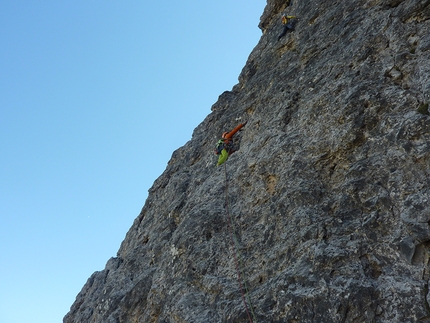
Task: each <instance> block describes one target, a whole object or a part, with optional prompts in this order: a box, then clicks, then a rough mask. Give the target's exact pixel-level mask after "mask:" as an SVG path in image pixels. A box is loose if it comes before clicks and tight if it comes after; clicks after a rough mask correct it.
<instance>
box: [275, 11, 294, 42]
mask: <svg viewBox="0 0 430 323" xmlns="http://www.w3.org/2000/svg"><path fill="white" fill-rule="evenodd" d="M296 22H297V17H296V16H282V24H283V25H285V26H284V30H283V31H282V33H281V34H280V35H279V37H278V40H280V39H281V38H282V37H284V36H285V35H286V34H287V32H288V31H290V30H291V31H293V30H294V26H295V25H296Z"/></svg>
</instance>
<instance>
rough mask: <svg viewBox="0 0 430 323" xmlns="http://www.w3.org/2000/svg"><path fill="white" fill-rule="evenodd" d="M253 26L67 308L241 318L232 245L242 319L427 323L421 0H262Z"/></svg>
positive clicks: (113, 317)
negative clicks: (112, 251) (245, 55)
mask: <svg viewBox="0 0 430 323" xmlns="http://www.w3.org/2000/svg"><path fill="white" fill-rule="evenodd" d="M282 14H292V15H296V16H297V17H298V18H299V20H298V23H297V25H296V29H295V31H294V32H292V33H288V34H287V35H286V36H285V37H283V38H281V39H280V40H279V41H278V40H277V38H278V35H279V34H280V33H281V31H282V28H283V27H282V25H281V23H280V18H281V16H282ZM256 23H257V22H256ZM259 26H260V28H261V29H262V31H263V34H262V37H261V39H260V41H259V43H258V44H257V46H256V47H255V49H254V50H253V51H252V53H251V54H250V56H249V59H248V61H247V62H246V65H245V67H244V68H243V70H242V73H241V74H240V76H239V83H238V84H237V85H236V86H234V88H233V89H232V90H231V91H227V92H225V93H222V94H221V95H220V97H219V99H218V101H217V102H216V103H215V104H214V105H213V106H212V112H211V113H210V114H209V115H208V116H207V118H206V119H205V120H204V121H203V122H202V123H201V124H200V125H198V126H197V128H196V129H195V131H194V133H193V136H192V139H191V140H190V141H189V142H188V143H186V144H185V146H184V147H182V148H180V149H178V150H177V151H175V152H174V153H173V155H172V158H171V160H170V161H169V163H168V165H167V168H166V170H165V171H164V173H163V174H162V175H161V176H160V177H159V178H158V179H157V180H156V181H155V182H154V185H153V187H152V188H151V189H150V192H149V196H148V199H147V201H146V203H145V205H144V207H143V209H142V211H141V213H140V215H139V216H138V218H137V219H136V220H135V221H134V223H133V225H132V227H131V228H130V230H129V232H128V233H127V236H126V238H125V240H124V241H123V243H122V245H121V247H120V249H119V251H118V255H117V257H116V258H112V259H110V260H109V261H108V262H107V265H106V268H105V269H104V270H103V271H100V272H96V273H94V274H93V275H92V276H91V277H90V278H89V280H88V282H87V283H86V284H85V286H84V287H83V289H82V291H81V292H80V293H79V295H78V296H77V298H76V301H75V303H74V304H73V305H72V307H71V310H70V312H69V313H68V314H67V315H66V317H65V318H64V322H65V323H72V322H77V323H78V322H79V323H82V322H112V323H113V322H121V323H122V322H142V323H143V322H145V323H146V322H169V323H170V322H196V323H208V322H248V321H250V319H249V315H248V313H247V311H246V308H245V305H244V302H243V300H242V293H241V288H240V285H239V281H238V279H237V271H236V265H235V256H237V257H238V258H239V259H238V261H239V262H240V267H241V268H243V273H242V275H241V283H242V284H243V285H244V286H243V287H244V288H243V289H245V286H246V287H248V292H249V293H248V296H249V299H250V302H249V301H248V300H247V303H248V312H252V313H251V315H250V316H251V319H252V320H253V322H386V323H388V322H390V323H392V322H430V306H429V298H430V294H429V279H430V268H429V261H428V260H429V254H430V226H429V223H430V203H429V198H430V185H429V184H430V179H429V175H430V171H429V169H430V117H429V115H428V114H429V110H428V102H429V101H430V98H429V95H430V1H429V0H354V1H353V0H332V1H310V0H300V1H299V0H293V1H291V2H290V3H288V1H280V0H268V1H267V5H266V8H265V10H264V13H263V15H262V17H261V21H260V24H259ZM245 120H247V121H248V123H247V125H246V126H245V127H244V129H243V131H241V133H240V134H239V137H238V138H240V142H237V144H240V149H239V151H237V152H236V153H235V154H233V155H232V156H231V157H230V158H229V160H228V161H227V163H226V169H224V167H223V166H221V167H218V168H216V167H215V164H216V160H217V157H216V156H215V155H214V153H213V148H214V145H215V143H216V142H217V140H218V138H219V136H220V135H221V133H222V132H223V131H226V130H229V129H231V128H233V127H234V126H236V124H237V123H239V122H243V121H245ZM225 171H226V172H225ZM225 175H227V177H228V186H227V185H226V182H225ZM226 193H227V201H228V204H227V203H226ZM227 207H228V208H227ZM228 211H229V212H228ZM228 214H230V215H231V216H232V218H233V223H234V227H233V226H232V225H233V223H230V221H229V217H228ZM229 229H234V234H235V236H236V237H237V247H238V249H234V248H232V243H231V239H230V234H229ZM233 246H234V244H233ZM234 250H236V251H234ZM245 293H246V292H245ZM245 296H246V295H245Z"/></svg>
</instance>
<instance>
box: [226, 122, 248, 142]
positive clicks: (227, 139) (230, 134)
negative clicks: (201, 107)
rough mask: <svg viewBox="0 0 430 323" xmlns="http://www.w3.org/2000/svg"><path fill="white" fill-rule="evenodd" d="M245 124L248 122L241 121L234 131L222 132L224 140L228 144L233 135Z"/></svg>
mask: <svg viewBox="0 0 430 323" xmlns="http://www.w3.org/2000/svg"><path fill="white" fill-rule="evenodd" d="M244 125H246V122H245V123H241V124H239V125H238V126H237V127H236V128H234V129H233V130H232V131H228V132H224V133H223V134H222V139H224V142H225V143H226V144H228V143H229V142H230V141H231V139H232V137H233V136H234V134H235V133H236V132H238V131H239V130H240V129H241V128H242V127H243V126H244Z"/></svg>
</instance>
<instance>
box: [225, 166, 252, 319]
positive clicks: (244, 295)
mask: <svg viewBox="0 0 430 323" xmlns="http://www.w3.org/2000/svg"><path fill="white" fill-rule="evenodd" d="M224 174H225V206H226V210H227V221H228V229H229V232H230V241H231V249H232V253H233V258H234V263H235V267H236V273H237V281H238V283H239V288H240V292H241V295H242V301H243V305H244V306H245V310H246V314H247V315H248V319H249V322H251V323H257V320H256V319H255V314H254V310H253V308H252V304H251V299H250V297H249V292H248V287H247V284H246V280H245V281H244V284H242V275H243V276H245V274H244V270H243V264H242V259H241V256H240V251H239V243H238V241H237V239H236V236H235V233H234V231H235V226H234V221H233V217H232V216H231V213H230V204H229V200H228V177H227V163H224ZM239 266H240V268H239ZM241 272H242V275H241ZM243 285H245V290H244V287H243ZM245 298H247V299H248V303H249V306H250V308H251V313H252V317H254V321H253V320H252V317H251V314H250V312H249V309H248V304H247V303H246V299H245Z"/></svg>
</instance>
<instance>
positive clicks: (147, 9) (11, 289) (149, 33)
mask: <svg viewBox="0 0 430 323" xmlns="http://www.w3.org/2000/svg"><path fill="white" fill-rule="evenodd" d="M265 4H266V1H263V0H259V1H257V0H235V1H229V0H218V1H197V0H195V1H166V0H158V1H142V0H140V1H138V0H134V1H118V0H103V1H101V0H90V1H88V0H86V1H81V0H74V1H58V0H56V1H47V0H41V1H31V0H25V1H23V0H13V1H12V0H3V1H1V2H0V43H1V46H0V138H1V140H0V154H1V155H0V216H1V224H0V252H1V258H2V260H1V265H0V322H2V323H3V322H4V323H22V322H32V323H54V322H55V323H58V322H61V321H62V318H63V316H64V315H65V314H66V313H67V312H68V311H69V308H70V306H71V305H72V303H73V302H74V300H75V297H76V295H77V294H78V292H79V291H80V290H81V288H82V286H83V285H84V284H85V282H86V280H87V279H88V278H89V277H90V275H91V274H92V273H93V272H94V271H97V270H102V269H103V268H104V266H105V264H106V262H107V260H108V259H109V258H110V257H113V256H115V255H116V252H117V250H118V249H119V246H120V243H121V241H122V240H123V239H124V237H125V234H126V232H127V231H128V229H129V228H130V226H131V225H132V223H133V220H134V219H135V217H136V216H137V215H138V214H139V212H140V210H141V208H142V206H143V204H144V202H145V199H146V197H147V191H148V189H149V188H150V187H151V186H152V183H153V182H154V180H155V179H156V178H157V177H158V176H160V175H161V173H162V172H163V171H164V169H165V168H166V165H167V162H168V160H169V159H170V157H171V155H172V153H173V151H174V150H176V149H177V148H179V147H181V146H183V145H184V144H185V143H186V142H187V141H188V140H190V139H191V135H192V131H193V129H194V128H195V127H196V126H197V125H198V124H199V123H200V122H201V121H203V119H204V118H205V117H206V116H207V115H208V114H209V113H210V108H211V106H212V104H214V103H215V102H216V100H217V98H218V96H219V95H220V94H221V93H222V92H224V91H225V90H231V88H232V87H233V86H234V85H235V84H236V83H237V82H238V81H237V77H238V76H239V73H240V71H241V69H242V68H243V66H244V65H245V63H246V60H247V58H248V55H249V54H250V52H251V50H252V49H253V48H254V46H255V45H256V44H257V42H258V40H259V38H260V36H261V31H260V30H259V29H258V23H259V18H260V16H261V14H262V12H263V9H264V6H265ZM220 131H222V129H220ZM212 148H213V147H208V149H210V150H212ZM215 159H216V158H215V157H214V163H215V162H216V160H215Z"/></svg>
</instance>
